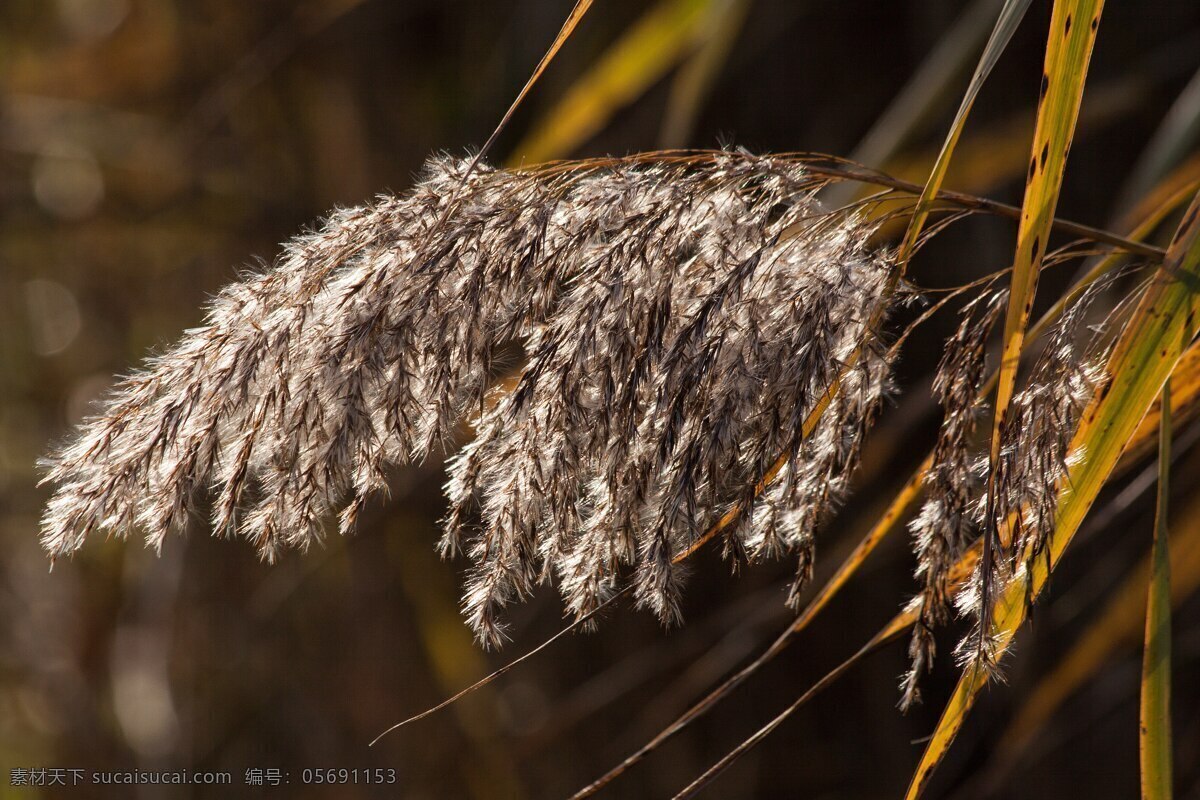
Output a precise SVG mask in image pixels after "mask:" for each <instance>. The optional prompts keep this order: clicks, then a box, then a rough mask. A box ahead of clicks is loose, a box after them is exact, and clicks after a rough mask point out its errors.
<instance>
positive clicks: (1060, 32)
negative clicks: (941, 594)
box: [981, 0, 1104, 649]
mask: <svg viewBox="0 0 1200 800" xmlns="http://www.w3.org/2000/svg"><path fill="white" fill-rule="evenodd" d="M1103 7H1104V3H1103V0H1057V2H1055V4H1054V11H1053V14H1052V15H1051V18H1050V34H1049V37H1048V39H1047V41H1046V62H1045V70H1044V72H1043V74H1042V83H1041V88H1040V94H1039V98H1038V114H1037V124H1036V126H1035V129H1034V135H1033V155H1032V158H1031V160H1030V163H1029V171H1028V173H1027V175H1026V181H1025V200H1024V202H1023V203H1022V206H1021V219H1020V223H1019V225H1018V228H1017V248H1016V254H1015V255H1014V256H1013V273H1012V284H1011V290H1010V291H1009V295H1008V310H1007V312H1006V314H1005V318H1004V338H1003V346H1002V351H1001V356H1000V374H999V377H998V379H997V381H996V400H995V405H994V408H995V414H994V421H993V424H992V446H991V459H990V463H991V470H990V472H989V474H988V483H987V513H986V515H985V522H984V525H985V530H984V537H985V538H984V546H983V548H984V549H983V561H984V565H983V583H982V589H981V594H982V596H983V601H982V603H981V607H982V608H983V609H985V611H986V609H987V608H989V606H990V599H991V588H992V587H991V586H990V577H991V567H990V565H991V563H992V552H991V551H992V549H993V546H994V543H993V538H994V536H998V532H996V531H994V530H990V529H988V526H991V525H992V524H993V523H992V521H991V519H990V518H991V516H992V509H994V508H995V499H996V491H997V486H996V469H997V466H998V464H999V458H1000V447H1001V432H1002V430H1003V429H1004V426H1005V424H1006V420H1007V416H1008V410H1009V406H1010V404H1011V402H1012V397H1013V393H1014V390H1015V388H1016V378H1017V366H1018V365H1019V363H1020V357H1021V350H1022V349H1023V348H1024V345H1025V327H1026V325H1028V323H1029V314H1030V312H1031V311H1032V310H1033V299H1034V295H1035V294H1036V292H1037V282H1038V275H1039V273H1040V272H1041V266H1042V258H1043V256H1044V255H1045V252H1046V248H1047V245H1048V243H1049V240H1050V228H1051V224H1052V223H1053V220H1054V212H1055V208H1056V207H1057V205H1058V195H1059V192H1060V191H1061V189H1062V179H1063V175H1064V173H1065V172H1066V164H1067V154H1068V152H1069V151H1070V149H1071V140H1072V138H1073V137H1074V135H1075V125H1076V123H1077V122H1078V120H1079V106H1080V103H1081V102H1082V100H1083V87H1084V84H1085V82H1086V80H1087V71H1088V64H1089V62H1090V61H1091V56H1092V48H1093V46H1094V45H1095V42H1096V30H1097V27H1098V23H1099V18H1100V12H1101V11H1102V9H1103ZM998 543H1000V544H1005V545H1007V544H1008V543H1007V542H1003V541H1002V540H1001V541H1000V542H998ZM982 644H983V643H982V642H981V645H982ZM981 649H982V648H981Z"/></svg>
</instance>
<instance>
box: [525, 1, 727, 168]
mask: <svg viewBox="0 0 1200 800" xmlns="http://www.w3.org/2000/svg"><path fill="white" fill-rule="evenodd" d="M712 4H713V0H661V2H659V3H658V5H656V6H654V7H652V8H651V9H650V10H649V11H647V12H646V13H645V14H644V15H643V16H642V18H641V19H639V20H638V21H637V22H636V23H635V24H634V25H633V27H631V28H630V29H629V30H628V31H626V32H625V34H624V35H622V37H621V38H620V39H619V40H618V41H617V42H616V43H615V44H614V45H613V46H612V47H611V48H610V49H609V51H608V52H607V53H606V54H605V55H604V56H602V57H601V58H600V59H599V60H598V61H597V62H596V64H595V65H594V66H593V67H592V68H591V69H590V70H589V71H588V72H587V73H586V74H584V75H583V76H582V77H581V78H580V79H579V80H577V81H576V82H575V84H574V85H573V86H572V87H571V89H570V90H569V91H568V92H567V95H566V96H565V97H564V98H563V99H562V100H561V101H559V103H558V104H557V105H555V106H554V108H552V109H551V110H550V112H549V113H548V114H547V115H546V116H545V117H543V118H542V119H540V120H538V121H537V122H536V123H534V125H533V127H532V128H531V132H530V133H529V134H528V135H527V136H526V137H525V139H524V140H523V141H522V142H521V143H520V144H518V145H517V146H516V147H515V148H513V154H512V158H511V159H510V161H511V162H512V163H513V164H520V163H538V162H541V161H547V160H549V159H552V158H561V157H562V156H565V155H568V154H569V153H570V152H571V151H572V150H574V149H575V148H576V147H578V146H579V145H580V144H582V143H583V142H585V141H586V140H587V139H588V137H590V136H591V135H592V134H594V133H595V132H596V131H598V130H599V129H600V128H601V127H602V126H603V125H604V123H605V121H606V120H608V118H609V117H610V116H612V114H613V113H614V112H615V111H616V110H617V109H619V108H621V107H622V106H624V105H625V104H627V103H628V102H630V101H631V100H633V99H634V98H635V97H637V96H638V95H640V94H641V93H642V92H643V91H645V90H646V89H647V88H648V87H649V86H650V85H651V84H653V83H654V82H655V81H656V80H658V79H659V78H661V77H662V76H663V75H664V74H665V73H666V72H667V70H669V69H670V68H671V67H672V66H674V65H675V64H676V63H678V61H679V59H680V58H682V57H683V56H684V55H685V54H686V53H687V52H688V50H689V48H690V47H691V46H692V45H693V43H694V42H695V40H696V37H697V35H698V33H699V32H700V30H701V28H702V25H703V23H704V21H705V17H706V15H707V14H708V13H710V6H712Z"/></svg>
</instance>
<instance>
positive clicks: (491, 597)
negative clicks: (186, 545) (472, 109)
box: [43, 152, 895, 643]
mask: <svg viewBox="0 0 1200 800" xmlns="http://www.w3.org/2000/svg"><path fill="white" fill-rule="evenodd" d="M821 185H822V181H821V180H818V179H815V178H814V177H813V176H812V175H811V174H810V173H809V172H807V171H806V169H805V168H804V166H803V164H802V163H800V162H798V161H796V160H792V159H786V158H769V157H754V156H750V155H747V154H744V153H740V152H725V153H719V154H714V155H711V156H709V157H706V158H699V159H697V158H691V159H688V158H679V159H671V158H662V159H655V160H645V159H623V160H607V161H597V162H577V163H573V164H562V165H551V166H548V167H543V168H539V169H533V170H517V171H514V170H499V169H491V168H487V167H484V166H477V167H476V168H474V169H471V168H470V164H469V162H467V161H464V160H461V159H456V158H450V157H438V158H433V159H431V160H430V161H429V162H428V163H427V164H426V166H425V169H424V174H423V176H422V178H421V179H420V181H419V182H418V183H417V185H416V186H415V188H414V189H413V190H412V191H411V192H410V193H408V194H406V195H404V196H384V197H380V198H378V199H377V200H376V201H375V202H374V203H372V204H370V205H366V206H362V207H357V208H351V209H346V210H341V211H338V212H336V213H334V214H333V215H332V216H331V217H330V218H329V219H328V220H326V221H325V222H324V224H323V225H321V226H320V227H319V228H318V229H317V230H315V231H314V232H311V233H309V234H307V235H304V236H301V237H299V238H297V239H295V240H293V241H292V242H290V243H288V244H287V245H286V246H285V249H284V251H283V253H282V255H281V256H280V257H279V259H278V260H277V261H276V262H275V263H274V265H273V266H271V267H270V268H269V269H266V270H265V271H262V272H261V273H258V274H252V275H248V276H245V277H244V278H243V279H242V280H240V281H239V282H237V283H234V284H232V285H231V286H229V287H227V288H226V289H225V290H223V291H222V292H221V293H220V294H219V295H218V296H217V297H216V299H215V300H214V302H213V303H212V305H211V307H210V309H209V311H208V315H207V319H206V322H205V324H204V325H203V326H202V327H199V328H196V329H194V330H191V331H188V332H187V333H186V335H185V336H184V337H183V339H182V341H181V342H180V343H179V344H177V345H176V346H175V347H173V348H172V349H170V350H168V351H166V352H165V353H163V354H162V355H159V356H157V357H155V358H153V359H151V360H150V362H149V363H148V365H147V366H146V367H145V368H144V369H143V370H142V371H139V372H136V373H134V374H132V375H131V376H129V377H127V378H125V379H124V380H123V381H122V382H121V383H120V384H119V385H118V386H117V387H116V389H115V390H114V392H113V393H112V395H111V397H110V398H109V399H108V400H107V402H106V403H105V404H104V406H103V407H102V409H101V410H100V412H99V414H98V416H96V417H94V418H92V419H89V420H87V421H86V422H85V423H84V424H83V426H82V429H81V430H80V431H79V432H78V434H77V435H76V436H75V437H74V438H73V440H71V441H70V442H68V443H67V444H66V446H65V447H63V448H62V449H61V450H60V451H59V452H57V453H56V454H54V455H53V456H52V457H51V458H49V459H48V460H47V462H46V470H47V477H46V480H47V481H50V482H53V483H54V484H56V485H57V488H56V491H55V494H54V496H53V497H52V499H51V500H50V503H49V505H48V508H47V511H46V514H45V517H44V520H43V542H44V544H45V546H46V547H47V548H48V549H49V550H50V551H51V553H53V554H56V555H61V554H67V553H70V552H73V551H74V550H76V549H77V548H79V547H80V546H81V545H82V544H83V542H84V540H85V538H86V537H87V536H88V535H89V534H92V533H95V532H98V531H109V532H114V533H116V534H118V535H125V534H127V533H129V532H130V531H133V530H135V529H141V530H143V531H144V532H145V535H146V538H147V541H148V543H149V544H151V545H153V546H158V545H160V544H161V542H162V540H163V538H164V537H165V536H166V535H167V534H168V533H169V532H171V531H178V530H180V529H182V528H184V526H185V525H186V524H187V522H188V520H189V518H190V517H191V516H193V515H194V514H195V513H196V512H197V510H198V508H199V507H200V504H201V503H202V502H203V501H204V499H205V498H206V497H210V496H211V526H212V529H213V530H214V532H216V533H219V534H232V533H237V534H240V535H243V536H245V537H247V538H249V539H250V540H251V541H252V542H254V543H255V545H256V546H257V547H258V548H259V550H260V551H261V553H262V554H263V556H264V557H265V558H268V559H273V558H275V557H276V556H277V554H278V553H279V551H280V550H281V549H282V548H287V547H300V548H303V547H307V546H308V545H309V544H311V543H312V542H314V541H316V540H317V539H319V538H320V536H321V534H322V532H323V530H324V528H325V527H326V525H327V523H328V521H329V520H331V519H332V518H334V517H335V516H336V518H337V520H338V526H339V528H340V529H341V531H342V532H347V531H349V530H351V529H352V528H353V527H354V524H355V520H356V518H357V516H358V514H359V512H360V511H361V509H362V507H363V504H364V503H365V502H366V500H367V498H368V497H370V496H371V495H372V494H374V493H376V492H378V491H380V490H382V489H384V488H385V487H386V474H387V471H388V469H389V468H391V467H393V466H394V465H399V464H405V463H408V462H412V461H415V460H420V459H423V458H425V457H426V456H428V455H430V454H431V453H434V452H436V451H438V450H439V449H440V448H442V447H443V446H445V445H446V444H447V443H452V442H454V441H455V440H456V437H457V436H458V434H459V433H460V430H461V428H462V426H463V424H464V423H466V424H468V425H469V426H470V429H471V430H472V431H473V436H472V437H468V438H469V440H468V441H467V443H466V444H465V445H464V446H462V447H461V449H459V450H458V451H457V453H455V454H454V455H453V456H452V457H451V459H450V462H449V464H450V466H449V481H448V484H447V496H448V502H449V512H448V514H447V517H446V520H445V524H444V532H443V537H442V542H441V547H442V550H443V551H444V552H445V553H446V554H454V553H458V552H460V551H461V552H464V553H465V554H466V555H467V557H468V558H469V559H470V560H471V562H472V564H473V568H472V572H471V577H470V579H469V585H468V587H467V590H466V595H465V599H464V609H465V612H466V614H467V616H468V618H469V620H470V622H471V624H472V626H473V627H474V628H475V630H476V631H477V633H478V634H479V636H480V637H481V639H482V640H484V641H485V642H488V643H495V642H497V641H498V640H499V639H500V637H501V633H502V628H501V624H500V622H499V621H498V618H497V614H498V611H499V610H500V609H501V608H503V606H504V605H505V604H507V603H509V602H511V601H512V600H514V599H516V598H520V597H524V596H526V595H528V594H529V593H530V592H531V591H532V590H533V587H534V586H535V585H536V584H537V583H538V582H540V581H546V580H548V581H553V582H555V583H557V585H558V586H559V588H560V589H561V591H562V593H563V596H564V598H565V601H566V603H567V605H568V606H569V608H570V609H571V611H573V612H574V613H576V614H585V613H587V612H588V611H589V610H591V609H594V608H595V607H596V606H597V604H598V603H600V602H601V601H602V600H603V599H604V598H605V597H606V596H608V595H609V594H610V593H611V592H612V591H614V588H615V587H616V586H617V584H618V582H619V581H621V580H622V573H623V572H624V573H627V575H626V577H628V578H629V579H631V580H633V581H634V584H635V587H636V594H637V597H638V599H639V601H640V602H641V604H643V605H645V606H648V607H650V608H652V609H653V610H654V611H655V612H656V613H657V614H658V615H659V616H660V617H662V618H663V619H664V620H670V619H673V618H675V617H676V616H677V614H678V602H677V601H678V597H679V591H680V581H681V576H680V573H679V570H680V567H679V565H678V564H677V561H678V559H679V556H680V554H681V553H683V552H684V551H685V550H686V549H687V548H688V547H689V546H690V545H692V544H693V543H695V542H696V541H697V540H698V538H699V537H700V536H701V535H702V534H703V532H704V531H705V530H706V529H707V528H709V526H711V525H712V523H713V522H714V521H715V520H716V519H717V518H718V517H720V516H721V515H722V514H723V513H725V512H726V511H728V510H729V509H730V508H733V507H735V506H737V507H738V508H740V509H743V510H744V513H742V514H741V518H740V522H739V523H738V524H737V525H735V526H730V528H729V529H728V530H727V531H725V544H726V548H727V551H728V552H730V553H731V554H732V555H734V556H736V557H739V558H741V557H744V558H748V559H751V560H753V559H759V558H767V557H775V556H778V555H781V554H788V553H790V554H792V555H793V556H794V557H795V558H796V559H797V562H798V578H799V580H800V581H802V580H803V579H804V578H805V577H806V576H807V574H808V572H809V570H810V568H811V563H812V554H813V541H814V540H813V532H814V527H815V526H816V524H817V523H818V522H819V520H820V519H821V517H822V514H823V513H824V512H825V510H826V509H827V508H828V507H829V505H830V503H831V502H833V501H834V500H835V499H836V498H837V497H838V495H839V494H840V493H841V492H842V490H843V489H844V486H845V483H846V480H847V478H848V476H849V475H850V472H851V470H852V468H853V466H854V463H855V460H856V456H857V453H858V449H859V447H860V444H861V442H862V439H863V435H864V433H865V429H866V427H867V426H868V425H869V424H870V422H871V420H872V418H873V415H874V411H875V408H876V406H877V404H878V402H879V400H880V398H881V397H882V396H883V395H884V394H885V392H886V391H887V389H888V385H889V357H888V354H887V352H886V350H885V349H884V348H883V347H882V346H881V343H880V339H879V331H878V326H879V323H880V321H881V320H883V319H884V317H885V316H886V312H887V309H888V307H889V305H890V304H891V303H892V302H893V298H894V297H895V292H894V291H893V289H894V285H895V280H894V272H893V269H894V268H893V265H892V264H891V263H890V262H889V260H888V258H887V257H886V255H885V254H883V253H881V252H879V251H877V250H875V249H873V248H872V247H871V246H870V245H869V243H868V242H869V238H870V236H871V234H872V233H873V226H872V225H871V224H869V223H867V222H865V221H864V220H863V219H861V218H860V217H859V216H858V215H856V214H854V213H853V212H850V211H846V210H842V211H838V212H829V211H826V210H824V209H823V208H822V207H821V206H820V205H819V203H817V201H816V200H815V199H814V197H813V194H814V191H815V190H816V189H817V188H819V187H820V186H821ZM516 361H519V363H520V364H521V367H520V370H519V372H518V373H516V374H515V376H513V378H512V380H511V381H509V385H508V386H507V387H505V386H504V384H505V382H504V380H503V378H504V367H505V366H506V365H509V364H512V363H513V362H516ZM500 387H503V388H500ZM831 387H836V389H837V391H836V392H835V393H830V389H831ZM826 401H828V407H827V408H824V413H822V414H820V418H819V420H820V421H819V423H818V424H817V425H816V427H815V428H813V427H811V426H810V427H809V428H808V429H806V420H809V419H810V418H815V416H816V415H815V414H814V410H815V409H819V408H820V407H822V406H824V404H825V402H826ZM781 464H782V468H780V465H781ZM776 473H777V474H776ZM768 474H771V475H772V476H773V480H770V481H769V482H768V483H766V484H765V488H764V486H763V483H762V479H763V477H764V476H765V475H768Z"/></svg>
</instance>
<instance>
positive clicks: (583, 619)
mask: <svg viewBox="0 0 1200 800" xmlns="http://www.w3.org/2000/svg"><path fill="white" fill-rule="evenodd" d="M631 591H633V587H632V586H626V587H625V588H623V589H620V590H619V591H618V592H617V593H616V594H614V595H613V596H612V597H609V598H608V599H607V600H605V601H603V602H602V603H600V605H598V606H596V608H594V609H592V610H591V611H589V612H588V613H586V614H584V615H583V616H580V617H579V618H577V619H575V620H574V621H573V622H571V623H570V624H569V625H566V626H565V627H563V628H562V629H561V630H559V631H558V633H556V634H554V635H553V636H551V637H549V638H548V639H546V640H545V641H543V642H542V643H541V644H539V645H538V646H537V647H534V648H533V649H531V650H528V651H527V652H525V653H524V654H523V655H521V656H518V657H517V658H514V659H512V660H511V661H508V662H506V663H505V664H504V666H502V667H500V668H499V669H497V670H495V671H493V672H490V673H488V674H487V675H485V676H484V677H482V678H480V679H479V680H477V681H475V683H472V684H471V685H470V686H468V687H466V688H465V689H462V690H460V691H458V692H455V693H454V694H452V695H451V696H450V697H447V698H446V699H445V700H443V701H442V702H440V703H438V704H437V705H436V706H432V707H431V708H427V709H425V710H424V711H422V712H421V713H420V714H415V715H413V716H411V717H409V718H408V719H404V720H401V721H400V722H397V723H396V724H395V725H392V726H391V727H390V728H388V729H387V730H385V731H383V732H382V733H380V734H379V735H378V736H376V737H375V738H374V739H372V740H371V742H370V744H368V745H367V746H368V747H374V746H375V745H376V744H378V743H379V741H380V740H381V739H383V737H385V736H387V735H388V734H389V733H394V732H395V731H398V730H400V729H401V728H403V727H404V726H405V725H409V724H411V723H413V722H418V721H420V720H423V719H425V718H426V717H429V716H432V715H434V714H436V713H437V712H439V711H441V710H442V709H444V708H448V707H449V706H452V705H454V704H455V703H457V702H458V701H459V700H461V699H463V698H464V697H466V696H467V695H469V694H474V693H475V692H477V691H478V690H480V689H482V688H483V687H484V686H487V685H488V684H489V683H492V682H493V681H495V680H496V679H497V678H499V677H501V676H503V675H504V674H505V673H507V672H510V671H511V670H513V669H514V668H516V667H517V666H519V665H520V664H523V663H524V662H526V661H528V660H529V659H531V658H533V657H534V656H536V655H537V654H538V653H540V652H542V651H543V650H545V649H546V648H547V647H549V646H550V645H552V644H554V643H555V642H557V641H558V640H559V639H561V638H562V637H564V636H566V635H567V634H568V633H571V632H572V631H576V630H579V629H580V628H583V627H585V626H586V625H587V624H588V623H589V622H591V621H592V620H594V619H595V618H596V617H597V616H599V615H600V613H601V612H603V611H604V610H605V609H606V608H608V607H609V606H611V605H612V604H613V603H615V602H617V601H618V600H620V599H621V598H622V597H624V596H625V595H627V594H629V593H630V592H631Z"/></svg>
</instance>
